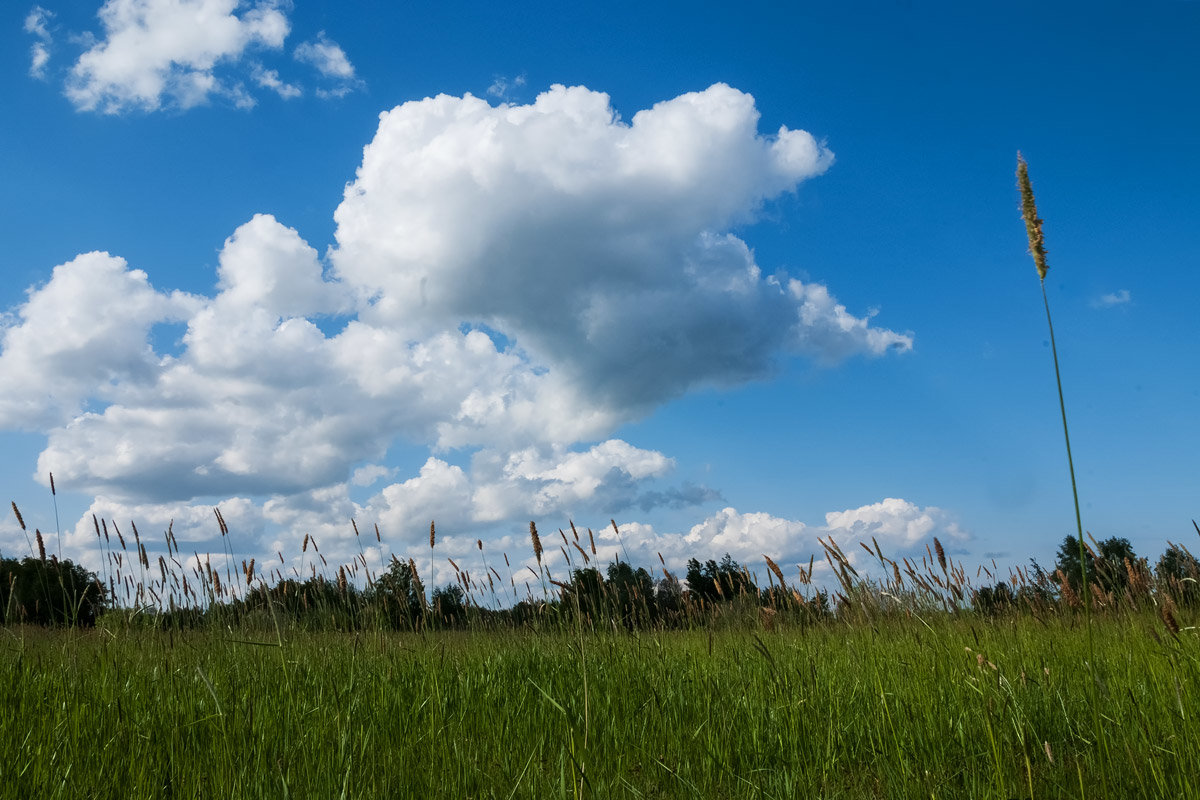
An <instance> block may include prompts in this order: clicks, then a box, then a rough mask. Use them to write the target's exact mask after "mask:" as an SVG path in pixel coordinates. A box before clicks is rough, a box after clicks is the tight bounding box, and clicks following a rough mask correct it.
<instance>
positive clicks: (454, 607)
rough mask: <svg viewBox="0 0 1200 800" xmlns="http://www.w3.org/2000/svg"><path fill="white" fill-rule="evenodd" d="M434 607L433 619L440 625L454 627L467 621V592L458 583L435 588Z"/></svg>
mask: <svg viewBox="0 0 1200 800" xmlns="http://www.w3.org/2000/svg"><path fill="white" fill-rule="evenodd" d="M432 607H433V619H434V622H435V623H436V624H438V625H445V626H446V627H451V628H453V627H457V626H459V625H461V624H463V623H464V622H466V619H467V602H466V594H465V593H464V592H463V589H462V587H461V586H459V585H458V584H457V583H451V584H447V585H446V586H443V587H442V588H440V589H436V590H434V593H433V602H432Z"/></svg>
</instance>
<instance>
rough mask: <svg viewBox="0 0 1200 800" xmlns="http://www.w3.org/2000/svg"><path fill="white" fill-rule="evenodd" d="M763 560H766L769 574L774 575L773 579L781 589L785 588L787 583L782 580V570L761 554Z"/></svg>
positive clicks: (768, 557)
mask: <svg viewBox="0 0 1200 800" xmlns="http://www.w3.org/2000/svg"><path fill="white" fill-rule="evenodd" d="M763 558H765V559H766V560H767V568H768V569H770V570H771V572H772V573H774V575H775V577H776V578H777V579H778V580H779V585H780V586H781V587H783V586H786V585H787V582H786V581H785V580H784V579H783V570H781V569H780V568H779V565H778V564H776V563H775V562H774V561H773V560H772V559H771V557H770V556H769V555H767V554H766V553H763Z"/></svg>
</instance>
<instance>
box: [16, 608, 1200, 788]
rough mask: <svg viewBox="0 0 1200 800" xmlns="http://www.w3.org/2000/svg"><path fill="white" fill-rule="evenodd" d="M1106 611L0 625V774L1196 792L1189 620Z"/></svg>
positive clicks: (1193, 650)
mask: <svg viewBox="0 0 1200 800" xmlns="http://www.w3.org/2000/svg"><path fill="white" fill-rule="evenodd" d="M1181 621H1182V622H1183V623H1184V624H1185V625H1186V624H1187V620H1181ZM1094 625H1095V629H1094V638H1095V648H1096V664H1095V665H1094V666H1093V665H1091V664H1089V663H1088V656H1087V652H1088V645H1087V641H1086V635H1085V624H1084V621H1083V619H1082V617H1077V616H1074V615H1064V616H1057V617H1050V618H1047V619H1045V620H1044V621H1039V620H1037V619H1035V618H1033V617H1031V616H1028V615H1020V616H1015V617H1008V618H1000V619H988V618H982V617H978V616H975V615H971V614H937V615H934V616H933V617H931V618H927V619H925V620H922V619H921V618H919V617H917V616H915V615H914V616H912V617H909V616H907V615H904V614H899V615H891V616H890V617H888V618H886V619H880V620H877V621H876V622H874V623H872V622H869V621H863V620H859V621H857V622H856V623H855V624H845V623H839V622H837V621H834V620H829V621H825V622H821V623H818V624H812V625H806V626H787V625H779V626H776V627H775V628H774V629H773V630H765V629H763V630H758V631H751V630H741V631H738V630H724V631H705V630H698V631H690V632H689V631H675V632H670V631H663V632H642V633H637V632H634V633H626V632H611V631H608V632H593V631H583V630H575V631H572V630H570V629H566V628H563V629H560V630H558V631H555V632H551V633H537V632H535V631H534V630H533V629H530V630H528V631H525V632H514V631H507V632H470V631H467V632H462V631H458V632H451V631H443V632H436V633H430V634H421V633H392V632H382V631H376V632H366V633H358V634H353V633H305V632H299V631H297V632H294V633H288V632H287V631H282V632H281V634H280V635H276V634H274V633H272V634H271V635H270V636H267V635H262V634H261V633H258V634H256V633H254V632H237V631H232V630H225V631H222V630H219V629H207V630H194V631H185V632H170V631H167V632H164V631H160V630H149V629H139V628H118V629H117V630H111V631H110V630H107V629H105V628H104V626H103V625H102V626H101V627H99V628H98V629H95V630H91V631H78V630H70V629H67V630H45V629H40V628H28V627H27V628H10V629H6V630H5V631H4V632H3V634H2V636H3V639H2V641H3V648H2V651H0V675H2V678H0V680H2V681H3V699H4V709H5V712H4V714H3V715H2V716H0V770H2V771H3V773H4V775H3V777H4V780H3V781H0V791H2V792H3V795H4V797H13V798H31V797H38V798H50V797H71V798H76V797H116V796H119V797H130V798H141V797H146V798H149V797H189V798H190V797H305V798H307V797H333V798H338V797H355V798H373V797H447V798H451V797H453V798H464V797H480V798H508V797H529V798H545V797H597V798H609V797H705V798H709V797H711V798H718V797H739V798H740V797H745V798H795V797H806V798H807V797H812V798H816V797H822V798H833V797H848V798H850V797H940V798H961V797H971V798H1010V797H1044V798H1060V797H1108V798H1117V797H1120V798H1135V797H1164V798H1166V797H1171V798H1182V797H1195V796H1197V795H1198V794H1200V731H1198V730H1197V726H1196V721H1197V720H1196V709H1197V708H1198V705H1197V703H1198V702H1200V691H1198V686H1197V680H1198V678H1200V665H1198V662H1197V654H1198V653H1200V649H1198V647H1197V645H1198V642H1197V637H1196V635H1195V631H1194V630H1188V629H1186V628H1185V629H1184V630H1183V631H1181V633H1180V635H1179V636H1178V637H1176V636H1174V635H1172V634H1171V633H1169V632H1168V631H1167V630H1166V629H1165V628H1164V627H1163V625H1162V622H1161V621H1160V620H1159V619H1158V618H1157V617H1156V616H1154V615H1152V614H1150V613H1142V614H1135V613H1129V614H1125V615H1121V616H1118V617H1113V618H1105V619H1100V620H1097V621H1095V622H1094ZM1089 682H1091V683H1092V684H1093V686H1094V689H1095V691H1094V692H1092V691H1090V690H1089V686H1088V684H1089ZM1093 696H1094V697H1095V698H1096V702H1097V703H1098V706H1096V707H1093V706H1091V704H1090V700H1089V698H1090V697H1093ZM1097 723H1098V725H1097Z"/></svg>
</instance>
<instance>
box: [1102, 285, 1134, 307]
mask: <svg viewBox="0 0 1200 800" xmlns="http://www.w3.org/2000/svg"><path fill="white" fill-rule="evenodd" d="M1132 300H1133V298H1132V296H1130V294H1129V290H1128V289H1118V290H1117V291H1115V292H1109V293H1108V294H1102V295H1100V296H1099V297H1097V298H1096V299H1095V300H1093V301H1092V307H1093V308H1112V307H1113V306H1123V305H1125V304H1127V303H1129V302H1131V301H1132Z"/></svg>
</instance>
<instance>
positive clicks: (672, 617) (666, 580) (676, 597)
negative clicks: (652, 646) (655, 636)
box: [654, 572, 683, 625]
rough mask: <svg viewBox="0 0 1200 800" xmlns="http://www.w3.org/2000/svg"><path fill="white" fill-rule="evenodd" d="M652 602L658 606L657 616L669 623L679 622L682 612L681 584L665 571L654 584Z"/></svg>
mask: <svg viewBox="0 0 1200 800" xmlns="http://www.w3.org/2000/svg"><path fill="white" fill-rule="evenodd" d="M654 603H655V605H656V606H658V614H659V618H660V619H661V620H663V621H664V622H666V623H667V624H669V625H675V624H678V622H679V617H680V615H681V614H682V613H683V585H682V584H681V583H680V582H679V578H676V577H675V576H674V575H672V574H671V573H669V572H667V573H665V574H664V575H663V577H662V578H660V579H659V581H658V583H656V584H654Z"/></svg>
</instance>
